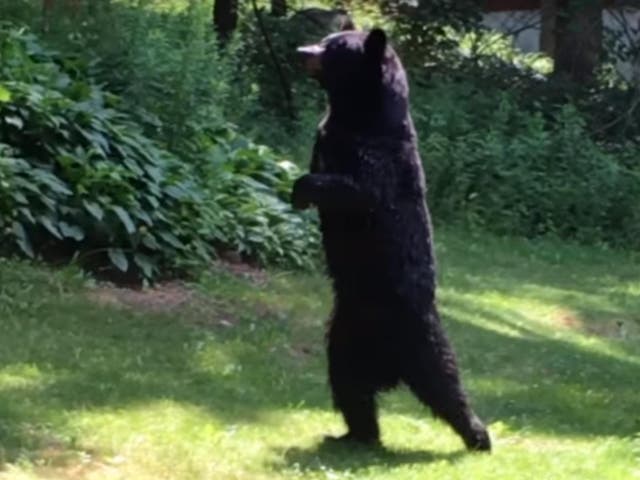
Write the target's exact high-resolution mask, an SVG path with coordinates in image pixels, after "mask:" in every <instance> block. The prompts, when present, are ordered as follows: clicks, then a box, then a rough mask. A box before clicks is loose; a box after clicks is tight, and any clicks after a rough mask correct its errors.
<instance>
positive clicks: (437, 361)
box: [292, 30, 491, 450]
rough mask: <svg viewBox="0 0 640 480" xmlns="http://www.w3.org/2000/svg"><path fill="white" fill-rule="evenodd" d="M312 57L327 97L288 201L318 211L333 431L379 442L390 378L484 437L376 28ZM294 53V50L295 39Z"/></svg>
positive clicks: (400, 91) (348, 35) (327, 42)
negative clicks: (451, 329)
mask: <svg viewBox="0 0 640 480" xmlns="http://www.w3.org/2000/svg"><path fill="white" fill-rule="evenodd" d="M319 46H320V47H321V48H315V49H313V50H308V51H307V55H310V54H311V53H309V52H311V51H313V53H312V54H313V55H316V56H319V58H316V59H315V60H319V61H320V63H319V65H320V66H321V68H320V69H319V70H318V71H317V75H318V78H319V80H320V82H321V84H322V86H323V88H324V89H325V90H326V91H327V93H328V97H329V112H328V114H327V116H326V118H325V119H324V120H323V122H322V123H321V125H320V127H319V130H318V134H317V140H316V144H315V146H314V151H313V158H312V162H311V173H310V174H307V175H305V176H303V177H301V178H300V179H299V180H298V181H297V182H296V184H295V185H294V189H293V196H292V200H293V204H294V205H295V206H296V207H297V208H306V207H309V206H311V205H313V206H316V207H317V208H318V210H319V214H320V220H321V229H322V234H323V245H324V249H325V253H326V259H327V264H328V269H329V273H330V275H331V277H332V279H333V286H334V291H335V305H334V311H333V315H332V318H331V322H330V327H329V333H328V355H329V378H330V383H331V389H332V392H333V398H334V403H335V406H336V407H337V408H338V409H339V410H340V411H341V412H342V414H343V416H344V419H345V421H346V423H347V426H348V428H349V432H348V433H347V435H345V437H344V438H347V439H353V440H358V441H362V442H377V441H379V429H378V422H377V417H376V406H375V397H376V394H377V393H378V392H380V391H383V390H386V389H390V388H393V387H395V386H397V385H398V384H399V383H400V382H403V383H404V384H406V385H407V386H408V387H409V388H410V389H411V391H412V392H413V393H414V394H415V395H416V396H417V397H418V398H419V399H420V400H421V401H422V402H423V403H424V404H426V405H428V406H429V407H430V408H431V409H432V411H433V412H434V413H435V414H436V415H437V416H438V417H440V418H442V419H444V420H445V421H446V422H448V423H449V424H450V425H451V426H452V427H453V429H454V430H455V431H456V432H457V433H458V434H459V435H460V436H461V437H462V438H463V440H464V442H465V444H466V446H467V447H468V448H470V449H478V450H490V448H491V443H490V439H489V435H488V433H487V431H486V429H485V427H484V425H483V424H482V422H481V421H480V420H479V419H478V417H477V416H476V415H475V414H474V413H473V411H472V409H471V407H470V406H469V402H468V399H467V396H466V394H465V392H464V390H463V388H462V385H461V382H460V378H459V374H458V367H457V364H456V357H455V354H454V352H453V350H452V348H451V345H450V344H449V341H448V340H447V338H446V336H445V333H444V331H443V328H442V326H441V323H440V319H439V317H438V312H437V309H436V302H435V288H436V277H435V258H434V252H433V246H432V235H431V221H430V218H429V212H428V210H427V206H426V203H425V185H424V175H423V171H422V165H421V162H420V158H419V155H418V151H417V146H416V134H415V131H414V128H413V124H412V120H411V117H410V114H409V110H408V106H409V101H408V86H407V80H406V76H405V72H404V69H403V68H402V65H401V63H400V60H399V59H398V57H397V56H396V54H395V53H394V51H393V50H392V49H391V47H389V46H388V45H387V40H386V36H385V34H384V32H383V31H382V30H374V31H372V32H371V33H370V34H368V35H367V34H365V33H362V32H355V31H351V32H343V33H339V34H334V35H331V36H329V37H327V38H326V39H324V40H323V41H322V42H321V43H320V44H319ZM301 51H303V52H304V49H302V50H301Z"/></svg>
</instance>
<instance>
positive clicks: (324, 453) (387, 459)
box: [277, 439, 467, 472]
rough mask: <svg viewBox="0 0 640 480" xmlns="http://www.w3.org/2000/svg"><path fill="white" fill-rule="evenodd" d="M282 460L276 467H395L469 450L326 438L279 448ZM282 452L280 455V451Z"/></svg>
mask: <svg viewBox="0 0 640 480" xmlns="http://www.w3.org/2000/svg"><path fill="white" fill-rule="evenodd" d="M279 453H281V454H282V458H283V460H282V461H281V462H279V463H278V465H277V468H279V469H286V470H291V469H294V470H297V471H302V472H309V471H326V470H333V471H351V472H354V471H357V470H362V469H367V468H370V467H377V466H379V467H386V468H393V467H399V466H406V465H412V464H425V463H433V462H440V461H445V462H448V463H453V462H455V461H456V460H458V459H459V458H461V457H463V456H464V455H466V454H467V452H466V451H465V450H458V451H454V452H433V451H428V450H402V449H390V448H388V447H385V446H383V445H380V446H373V447H372V446H361V445H355V444H349V443H342V442H336V441H334V440H331V439H323V440H322V441H321V442H319V443H317V444H316V445H314V446H313V447H311V448H308V449H304V448H298V447H290V448H284V449H283V450H280V452H279ZM279 456H280V455H279Z"/></svg>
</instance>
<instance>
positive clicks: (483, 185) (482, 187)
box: [417, 82, 640, 248]
mask: <svg viewBox="0 0 640 480" xmlns="http://www.w3.org/2000/svg"><path fill="white" fill-rule="evenodd" d="M417 101H418V103H419V104H421V105H428V108H426V109H424V110H422V111H421V112H418V114H417V123H418V125H419V128H420V129H421V130H422V131H423V132H428V134H427V135H426V136H425V137H424V141H423V145H422V147H423V151H424V157H425V159H424V160H425V163H426V170H427V176H428V183H429V186H430V197H431V205H432V207H433V208H434V210H435V213H436V215H437V217H438V218H440V219H443V220H447V221H465V222H468V223H470V224H472V225H478V226H482V227H484V228H488V229H492V230H494V231H498V232H501V233H509V234H518V235H525V236H528V237H532V236H537V235H548V234H551V235H557V236H560V237H562V238H568V239H577V240H580V241H585V242H605V243H608V244H610V245H617V246H625V247H633V248H638V247H640V241H639V239H640V215H639V213H638V211H637V209H636V208H635V205H638V204H639V203H640V169H639V168H638V164H637V162H635V161H634V160H633V159H635V158H637V155H638V153H639V152H638V149H637V147H633V146H627V147H626V149H625V150H622V151H620V150H618V151H613V150H611V147H609V146H607V145H604V144H600V143H597V142H595V141H594V140H592V139H591V138H590V135H589V132H588V130H587V128H586V122H585V120H584V118H583V116H582V115H581V114H580V113H579V112H578V111H577V110H576V108H575V107H573V106H572V105H571V104H565V105H564V106H562V107H561V108H559V109H558V110H556V111H555V112H548V111H546V112H544V111H534V112H529V111H527V110H522V109H521V108H520V107H519V105H518V101H517V99H516V98H514V96H513V95H512V94H510V93H506V92H486V91H482V90H479V89H478V88H476V87H475V86H474V85H473V84H470V83H468V82H459V83H457V84H448V83H444V82H442V83H438V82H434V87H433V88H432V89H431V90H423V91H421V92H420V93H419V94H418V100H417Z"/></svg>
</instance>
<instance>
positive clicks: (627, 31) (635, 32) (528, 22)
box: [483, 2, 640, 83]
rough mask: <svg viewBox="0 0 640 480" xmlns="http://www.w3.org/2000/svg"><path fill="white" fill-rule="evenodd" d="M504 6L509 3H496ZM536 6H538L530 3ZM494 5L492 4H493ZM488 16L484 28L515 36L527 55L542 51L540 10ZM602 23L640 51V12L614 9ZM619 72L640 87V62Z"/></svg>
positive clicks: (623, 64) (496, 12)
mask: <svg viewBox="0 0 640 480" xmlns="http://www.w3.org/2000/svg"><path fill="white" fill-rule="evenodd" d="M496 3H499V4H500V5H503V4H506V3H507V2H496ZM530 3H531V4H532V5H533V4H534V3H535V2H530ZM489 4H491V2H489ZM489 10H490V11H487V12H485V14H484V20H483V24H484V25H485V26H486V27H488V28H491V29H494V30H497V31H500V32H503V33H506V34H509V35H512V36H513V38H514V43H515V45H516V47H518V48H519V49H520V50H522V51H523V52H526V53H531V52H539V51H541V45H540V43H541V42H540V39H541V35H540V34H541V25H542V14H541V12H540V9H539V8H533V9H519V10H503V9H502V7H500V6H497V7H496V8H495V10H493V9H489ZM602 21H603V24H604V28H605V32H606V31H612V32H616V34H619V35H620V39H621V41H623V42H625V44H626V45H632V44H633V45H636V46H637V47H636V48H640V45H638V42H640V8H639V7H610V8H606V9H603V11H602ZM616 68H617V69H618V71H619V72H620V73H621V74H622V75H623V76H624V77H625V78H626V79H627V80H634V82H636V83H640V58H636V59H635V61H633V62H629V61H627V62H618V63H617V65H616Z"/></svg>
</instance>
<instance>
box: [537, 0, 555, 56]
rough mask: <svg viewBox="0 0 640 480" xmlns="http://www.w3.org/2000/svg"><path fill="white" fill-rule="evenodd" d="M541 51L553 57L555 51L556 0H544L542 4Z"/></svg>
mask: <svg viewBox="0 0 640 480" xmlns="http://www.w3.org/2000/svg"><path fill="white" fill-rule="evenodd" d="M540 12H541V17H542V18H541V25H542V26H541V28H540V51H541V52H544V53H546V54H547V55H549V56H550V57H553V55H554V51H555V43H556V42H555V29H556V14H557V12H556V0H542V3H541V6H540Z"/></svg>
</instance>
